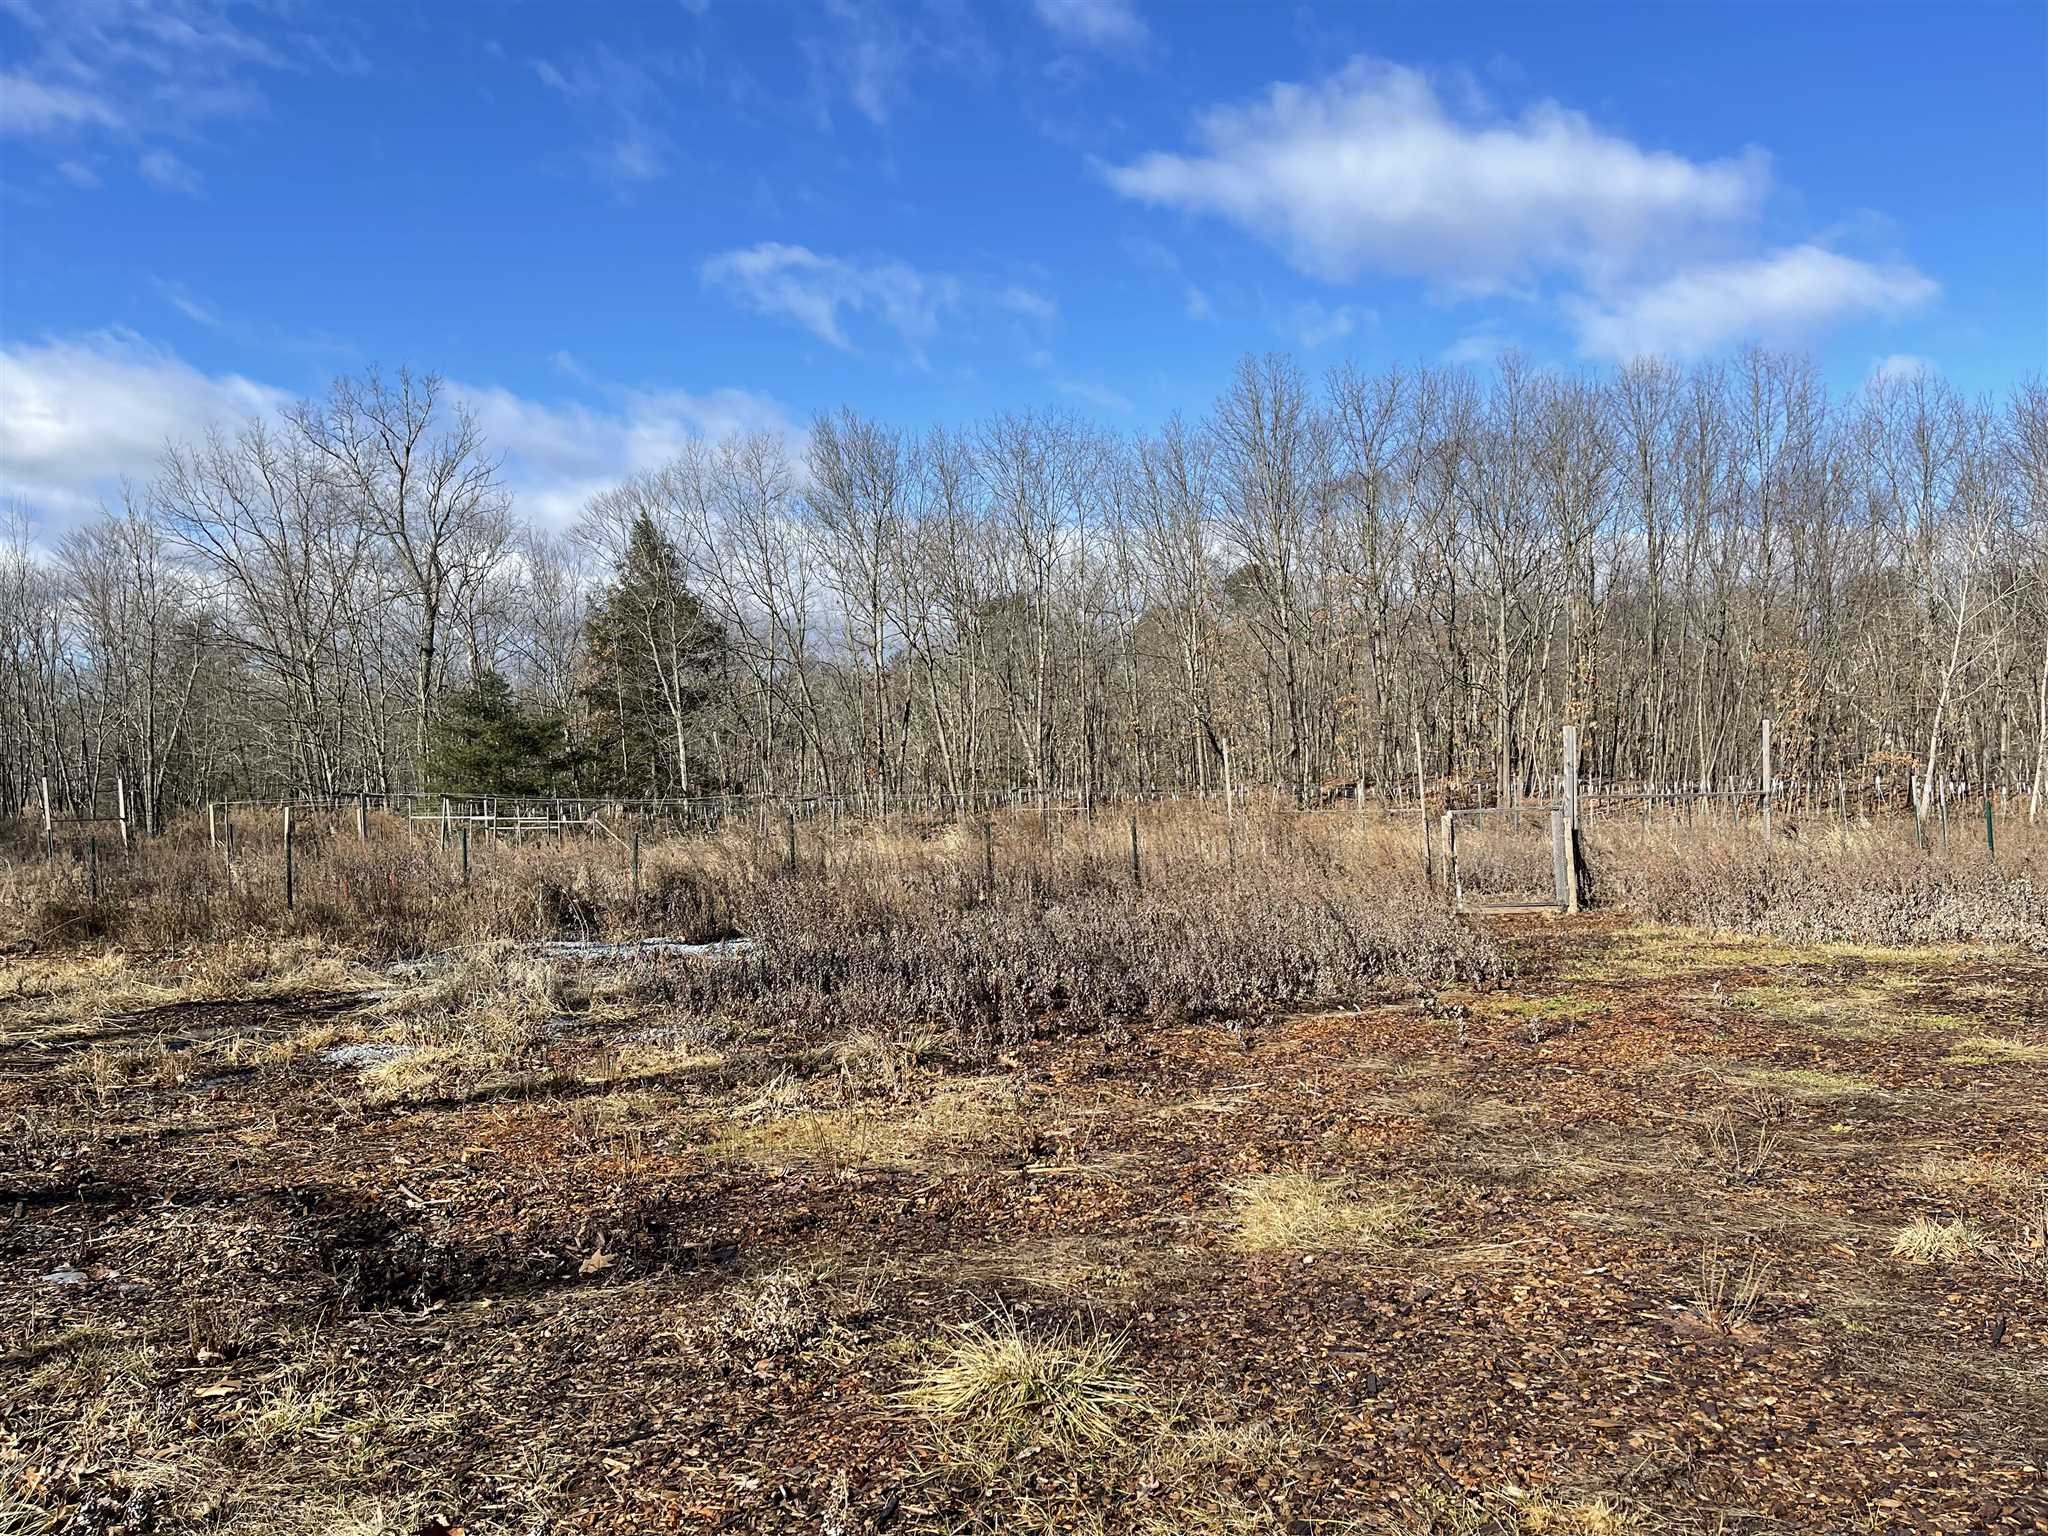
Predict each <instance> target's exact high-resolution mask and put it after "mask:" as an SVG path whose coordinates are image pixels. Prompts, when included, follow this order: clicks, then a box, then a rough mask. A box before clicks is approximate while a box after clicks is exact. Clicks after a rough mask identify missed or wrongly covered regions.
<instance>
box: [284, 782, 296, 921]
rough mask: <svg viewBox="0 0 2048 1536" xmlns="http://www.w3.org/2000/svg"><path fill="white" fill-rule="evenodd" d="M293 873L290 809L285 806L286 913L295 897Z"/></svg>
mask: <svg viewBox="0 0 2048 1536" xmlns="http://www.w3.org/2000/svg"><path fill="white" fill-rule="evenodd" d="M294 873H295V871H294V869H293V868H292V808H291V807H290V806H286V807H285V808H284V909H285V911H287V912H289V911H291V909H292V900H293V898H294V896H295V895H296V891H295V890H294V882H293V878H292V877H293V875H294Z"/></svg>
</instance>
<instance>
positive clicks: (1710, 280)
mask: <svg viewBox="0 0 2048 1536" xmlns="http://www.w3.org/2000/svg"><path fill="white" fill-rule="evenodd" d="M1940 291H1941V286H1940V284H1938V283H1936V282H1935V281H1934V280H1933V279H1932V278H1930V277H1928V276H1927V275H1926V274H1924V273H1922V272H1920V271H1919V270H1917V269H1916V268H1914V267H1912V266H1909V265H1907V264H1905V263H1903V262H1897V263H1889V264H1880V263H1876V262H1870V261H1863V260H1859V259H1857V258H1856V257H1853V256H1844V255H1842V254H1840V253H1839V252H1836V251H1831V250H1827V249H1825V248H1824V247H1822V246H1818V245H1798V246H1790V247H1787V248H1785V249H1782V250H1776V251H1771V252H1767V253H1766V254H1764V255H1761V256H1757V257H1753V258H1748V259H1743V260H1735V261H1723V262H1710V263H1702V264H1699V265H1696V266H1689V267H1686V268H1683V269H1681V270H1679V271H1677V272H1675V273H1673V274H1672V275H1671V276H1669V277H1667V278H1664V279H1662V280H1661V281H1658V282H1653V283H1649V284H1646V285H1644V286H1642V287H1639V288H1634V289H1630V290H1626V291H1623V292H1621V293H1619V294H1617V295H1615V296H1614V297H1611V298H1606V299H1583V300H1576V301H1573V302H1572V303H1571V304H1570V305H1569V306H1568V307H1569V310H1570V312H1571V314H1572V315H1573V318H1574V319H1575V321H1576V323H1577V326H1578V332H1579V347H1580V350H1581V351H1582V352H1584V353H1585V354H1586V355H1588V356H1591V357H1605V358H1630V357H1638V356H1643V355H1647V354H1656V355H1659V356H1664V357H1673V358H1689V357H1698V356H1701V355H1703V354H1705V353H1709V352H1713V351H1716V350H1718V349H1720V348H1722V347H1725V346H1727V345H1729V344H1730V343H1733V342H1737V341H1743V340H1751V339H1755V340H1763V341H1772V342H1797V341H1802V340H1806V339H1809V338H1811V337H1812V336H1813V335H1815V334H1816V333H1818V332H1819V331H1821V330H1824V329H1826V328H1828V327H1830V326H1833V325H1837V324H1839V323H1841V322H1843V321H1847V320H1851V319H1856V318H1860V317H1863V316H1867V315H1895V314H1900V313H1903V312H1904V311H1907V310H1910V309H1915V308H1918V307H1919V306H1921V305H1923V304H1926V303H1928V302H1929V301H1930V300H1932V299H1933V298H1934V297H1935V296H1936V295H1937V294H1938V293H1940Z"/></svg>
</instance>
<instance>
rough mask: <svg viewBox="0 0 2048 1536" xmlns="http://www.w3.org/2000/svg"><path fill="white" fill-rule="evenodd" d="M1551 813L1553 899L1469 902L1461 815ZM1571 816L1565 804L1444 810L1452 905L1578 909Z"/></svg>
mask: <svg viewBox="0 0 2048 1536" xmlns="http://www.w3.org/2000/svg"><path fill="white" fill-rule="evenodd" d="M1546 809H1547V810H1548V811H1549V815H1550V864H1551V874H1552V899H1551V900H1549V901H1489V902H1484V903H1482V904H1481V905H1479V906H1473V907H1468V906H1466V905H1465V889H1464V886H1463V885H1462V884H1461V883H1460V882H1459V879H1458V818H1459V817H1461V816H1462V817H1467V818H1471V819H1475V820H1476V819H1477V818H1479V817H1481V816H1514V817H1518V818H1519V817H1522V816H1534V815H1541V814H1542V813H1543V812H1544V811H1545V810H1546ZM1570 826H1571V822H1570V818H1569V817H1568V815H1567V814H1566V811H1565V809H1564V807H1562V806H1550V807H1547V808H1546V807H1544V806H1540V805H1524V806H1510V805H1488V806H1478V807H1475V808H1471V809H1467V810H1453V811H1445V812H1444V888H1445V889H1446V890H1448V891H1449V892H1450V893H1451V905H1452V907H1453V908H1454V909H1455V910H1457V911H1459V912H1569V911H1573V910H1576V907H1577V903H1576V902H1574V901H1573V900H1572V899H1571V897H1572V884H1573V879H1572V876H1573V871H1572V867H1571V866H1572V862H1573V861H1572V858H1571V835H1570V830H1569V829H1570Z"/></svg>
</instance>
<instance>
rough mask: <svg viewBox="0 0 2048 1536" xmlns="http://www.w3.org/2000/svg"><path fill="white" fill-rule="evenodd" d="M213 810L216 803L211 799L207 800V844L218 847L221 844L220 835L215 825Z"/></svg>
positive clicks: (210, 846)
mask: <svg viewBox="0 0 2048 1536" xmlns="http://www.w3.org/2000/svg"><path fill="white" fill-rule="evenodd" d="M213 812H214V804H213V802H212V801H211V800H209V801H207V802H206V846H207V847H209V848H218V847H219V846H220V835H219V833H218V831H217V830H216V829H215V827H214V822H213Z"/></svg>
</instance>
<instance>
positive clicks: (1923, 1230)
mask: <svg viewBox="0 0 2048 1536" xmlns="http://www.w3.org/2000/svg"><path fill="white" fill-rule="evenodd" d="M1982 1246H1983V1240H1982V1239H1981V1238H1980V1237H1979V1236H1978V1234H1977V1229H1976V1228H1975V1227H1973V1226H1972V1225H1970V1223H1969V1222H1967V1221H1964V1220H1963V1219H1962V1218H1960V1217H1957V1218H1955V1219H1954V1220H1951V1221H1940V1220H1936V1219H1935V1218H1933V1217H1929V1216H1921V1217H1916V1218H1915V1219H1914V1220H1912V1221H1909V1222H1907V1223H1906V1224H1905V1225H1904V1226H1903V1227H1901V1228H1899V1230H1898V1232H1897V1233H1896V1234H1895V1235H1894V1236H1893V1237H1892V1247H1891V1254H1892V1257H1893V1258H1895V1259H1898V1260H1901V1261H1902V1262H1904V1263H1907V1264H1959V1263H1961V1262H1962V1261H1963V1260H1964V1259H1966V1258H1968V1257H1969V1256H1970V1255H1971V1254H1973V1253H1975V1252H1977V1251H1978V1249H1979V1248H1981V1247H1982Z"/></svg>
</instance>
